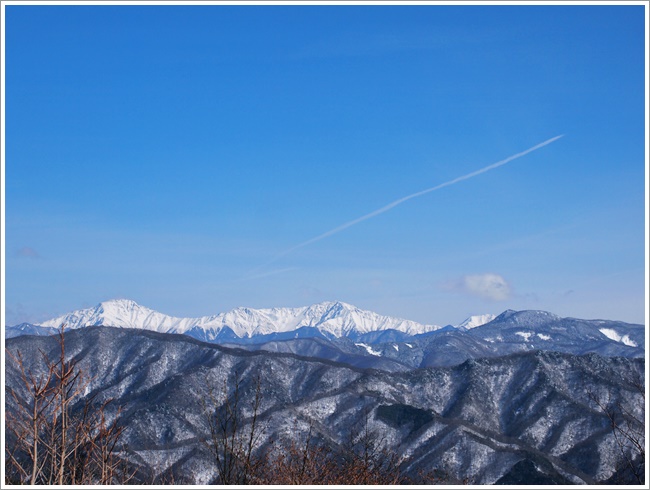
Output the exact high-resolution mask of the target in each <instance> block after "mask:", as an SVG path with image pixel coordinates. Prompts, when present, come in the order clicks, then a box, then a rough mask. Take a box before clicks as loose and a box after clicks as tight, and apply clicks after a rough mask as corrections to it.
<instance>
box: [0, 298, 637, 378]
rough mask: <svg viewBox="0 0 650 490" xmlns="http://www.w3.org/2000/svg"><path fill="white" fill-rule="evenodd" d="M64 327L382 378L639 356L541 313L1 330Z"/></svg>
mask: <svg viewBox="0 0 650 490" xmlns="http://www.w3.org/2000/svg"><path fill="white" fill-rule="evenodd" d="M62 324H65V325H66V328H67V329H70V330H76V329H80V328H85V327H90V326H106V327H118V328H132V329H137V330H147V331H154V332H158V333H164V334H183V335H187V336H190V337H193V338H195V339H197V340H201V341H204V342H210V343H216V344H222V345H232V346H242V347H244V346H246V348H247V349H249V350H258V349H261V350H265V351H274V352H293V353H295V354H299V355H306V356H310V357H311V356H315V357H318V358H322V359H329V360H335V361H338V362H344V363H349V364H350V365H354V366H363V367H373V368H376V369H380V370H387V371H402V370H405V369H413V368H421V367H434V366H453V365H456V364H459V363H462V362H464V361H465V360H467V359H480V358H491V357H498V356H502V355H507V354H512V353H516V352H527V351H534V350H543V351H555V352H565V353H570V354H577V355H583V354H587V353H597V354H599V355H602V356H607V357H616V356H623V357H629V358H635V357H645V327H644V326H643V325H634V324H628V323H624V322H617V321H610V320H581V319H576V318H562V317H559V316H557V315H554V314H552V313H549V312H546V311H536V310H524V311H514V310H506V311H504V312H503V313H501V314H500V315H498V316H494V315H491V314H485V315H476V316H472V317H469V318H468V319H466V320H465V321H464V322H462V323H460V324H459V325H457V326H452V325H447V326H445V327H440V326H438V325H423V324H420V323H417V322H413V321H409V320H404V319H400V318H393V317H388V316H383V315H379V314H377V313H373V312H371V311H364V310H361V309H359V308H357V307H355V306H352V305H349V304H347V303H341V302H324V303H318V304H315V305H311V306H305V307H300V308H269V309H253V308H235V309H233V310H231V311H228V312H226V313H221V314H218V315H212V316H205V317H200V318H176V317H172V316H168V315H165V314H162V313H159V312H157V311H154V310H152V309H149V308H146V307H144V306H141V305H139V304H137V303H136V302H134V301H131V300H112V301H106V302H103V303H100V304H98V305H97V306H95V307H93V308H87V309H84V310H78V311H74V312H72V313H68V314H67V315H63V316H60V317H58V318H54V319H52V320H49V321H47V322H43V323H41V324H40V325H30V324H25V323H23V324H20V325H17V326H14V327H7V328H6V329H5V337H6V338H11V337H18V336H23V335H50V334H52V333H54V332H55V331H56V329H57V328H58V327H59V326H60V325H62Z"/></svg>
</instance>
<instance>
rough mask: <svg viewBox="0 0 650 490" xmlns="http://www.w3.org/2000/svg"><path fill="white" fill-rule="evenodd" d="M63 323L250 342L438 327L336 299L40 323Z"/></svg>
mask: <svg viewBox="0 0 650 490" xmlns="http://www.w3.org/2000/svg"><path fill="white" fill-rule="evenodd" d="M61 324H66V327H67V328H70V329H76V328H81V327H87V326H97V325H103V326H109V327H122V328H139V329H145V330H154V331H156V332H163V333H190V334H191V335H194V336H197V337H200V338H203V339H206V340H215V339H217V338H218V337H219V334H220V333H221V332H222V331H224V329H229V331H232V333H234V334H235V335H236V336H237V337H239V338H252V337H255V336H260V335H271V334H276V333H286V332H292V331H295V330H298V329H300V328H302V327H312V328H316V329H317V330H318V331H319V332H321V334H323V335H325V336H328V337H349V336H356V335H363V334H365V333H369V332H375V331H381V330H389V329H392V330H397V331H400V332H404V333H406V334H408V335H415V334H418V333H426V332H432V331H434V330H438V329H440V328H441V327H439V326H437V325H422V324H420V323H417V322H413V321H410V320H403V319H401V318H393V317H388V316H383V315H379V314H377V313H373V312H371V311H365V310H361V309H359V308H357V307H356V306H353V305H350V304H347V303H343V302H340V301H333V302H329V301H328V302H323V303H317V304H314V305H311V306H306V307H299V308H269V309H253V308H247V307H238V308H234V309H233V310H230V311H228V312H225V313H220V314H218V315H212V316H207V317H201V318H176V317H172V316H168V315H165V314H163V313H159V312H157V311H154V310H151V309H149V308H147V307H144V306H141V305H139V304H138V303H136V302H135V301H132V300H128V299H115V300H110V301H104V302H102V303H100V304H98V305H97V306H95V307H93V308H87V309H84V310H78V311H74V312H72V313H68V314H67V315H63V316H60V317H58V318H53V319H52V320H49V321H46V322H43V323H41V326H44V327H55V328H58V327H59V326H60V325H61Z"/></svg>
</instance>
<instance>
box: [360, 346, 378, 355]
mask: <svg viewBox="0 0 650 490" xmlns="http://www.w3.org/2000/svg"><path fill="white" fill-rule="evenodd" d="M354 345H358V346H359V347H363V348H364V349H366V350H367V351H368V354H370V355H373V356H381V352H377V351H376V350H374V349H373V348H372V347H370V346H369V345H368V344H354Z"/></svg>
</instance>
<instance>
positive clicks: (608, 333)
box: [599, 328, 638, 347]
mask: <svg viewBox="0 0 650 490" xmlns="http://www.w3.org/2000/svg"><path fill="white" fill-rule="evenodd" d="M599 330H600V333H602V334H603V335H604V336H605V337H607V338H609V339H611V340H613V341H615V342H621V343H622V344H625V345H629V346H630V347H638V345H637V343H636V342H635V341H634V340H632V339H630V336H629V335H623V336H621V335H620V334H619V333H618V332H617V331H616V330H614V329H613V328H601V329H599Z"/></svg>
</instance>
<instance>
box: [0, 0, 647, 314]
mask: <svg viewBox="0 0 650 490" xmlns="http://www.w3.org/2000/svg"><path fill="white" fill-rule="evenodd" d="M5 34H6V38H5V41H6V80H5V82H6V133H5V137H6V161H5V172H6V182H5V184H4V185H5V189H4V190H5V198H6V223H5V227H6V228H5V245H6V249H5V266H6V269H5V272H6V291H4V292H3V293H4V294H5V300H6V303H5V307H6V320H7V323H8V324H10V325H11V324H15V323H18V322H21V321H34V322H36V321H39V320H44V319H47V318H50V317H53V316H54V315H58V314H62V313H65V312H68V311H71V310H74V309H78V308H82V307H87V306H92V305H95V304H97V303H99V302H100V301H103V300H108V299H112V298H130V299H133V300H135V301H137V302H139V303H140V304H143V305H145V306H148V307H150V308H153V309H156V310H158V311H161V312H163V313H167V314H171V315H176V316H202V315H209V314H216V313H218V312H222V311H225V310H228V309H231V308H233V307H236V306H249V307H254V308H264V307H272V306H302V305H308V304H312V303H315V302H319V301H323V300H340V301H344V302H348V303H351V304H354V305H356V306H358V307H360V308H364V309H370V310H374V311H377V312H379V313H382V314H387V315H393V316H399V317H403V318H409V319H413V320H416V321H420V322H425V323H437V324H448V323H459V322H460V321H462V320H463V319H464V318H466V317H467V316H469V315H472V314H481V313H488V312H490V313H500V312H501V311H503V310H505V309H508V308H512V309H516V310H521V309H541V310H548V311H551V312H554V313H557V314H559V315H562V316H574V317H581V318H608V319H617V320H623V321H630V322H637V323H644V307H645V306H644V305H645V289H644V288H645V285H644V267H645V246H644V230H645V229H644V226H645V220H644V216H645V214H644V213H645V203H644V196H645V185H644V182H645V178H644V171H645V161H644V144H645V130H644V124H645V116H644V103H645V102H644V94H645V85H644V83H645V82H644V67H645V57H644V56H645V55H644V8H643V6H639V5H637V6H530V5H524V6H459V5H456V6H439V5H434V6H322V7H317V6H263V7H256V6H232V7H228V6H200V7H197V6H134V5H127V6H11V5H10V6H7V7H6V33H5ZM561 134H563V135H564V137H562V138H561V139H559V140H557V141H554V142H552V143H551V144H549V145H547V146H545V147H543V148H540V149H538V150H536V151H534V152H531V153H529V154H528V155H525V156H523V157H521V158H519V159H517V160H513V161H512V162H510V163H508V164H506V165H503V166H501V167H499V168H496V169H494V170H491V171H489V172H486V173H483V174H481V175H477V176H475V177H473V178H471V179H467V180H465V181H462V182H458V183H456V184H454V185H451V186H447V187H445V188H442V189H439V190H437V191H434V192H431V193H428V194H426V195H422V196H419V197H417V198H413V199H411V200H409V201H407V202H404V203H403V204H401V205H399V206H397V207H395V208H393V209H390V210H388V211H387V212H385V213H383V214H380V215H378V216H375V217H373V218H371V219H368V220H366V221H363V222H360V223H358V224H356V225H354V226H351V227H349V228H347V229H345V230H343V231H341V232H340V233H337V234H334V235H332V236H328V237H326V238H323V239H322V240H319V241H316V242H314V243H310V244H308V245H305V246H303V247H301V248H298V249H295V250H293V251H291V252H289V253H286V254H285V253H284V252H285V251H287V250H290V249H292V248H293V247H295V246H296V245H299V244H302V243H304V242H305V241H307V240H310V239H312V238H314V237H316V236H319V235H321V234H322V233H325V232H327V231H329V230H331V229H334V228H336V227H338V226H339V225H342V224H344V223H348V222H350V221H351V220H354V219H356V218H358V217H360V216H363V215H365V214H367V213H370V212H372V211H374V210H377V209H379V208H381V207H382V206H384V205H386V204H389V203H391V202H393V201H395V200H397V199H400V198H402V197H405V196H407V195H411V194H413V193H416V192H418V191H421V190H423V189H427V188H431V187H434V186H436V185H438V184H441V183H444V182H448V181H450V180H452V179H454V178H456V177H459V176H462V175H465V174H468V173H471V172H473V171H475V170H478V169H480V168H482V167H485V166H487V165H490V164H492V163H495V162H497V161H499V160H502V159H504V158H506V157H509V156H511V155H513V154H516V153H518V152H521V151H523V150H526V149H528V148H530V147H532V146H534V145H536V144H538V143H540V142H542V141H545V140H547V139H549V138H552V137H554V136H557V135H561Z"/></svg>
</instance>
